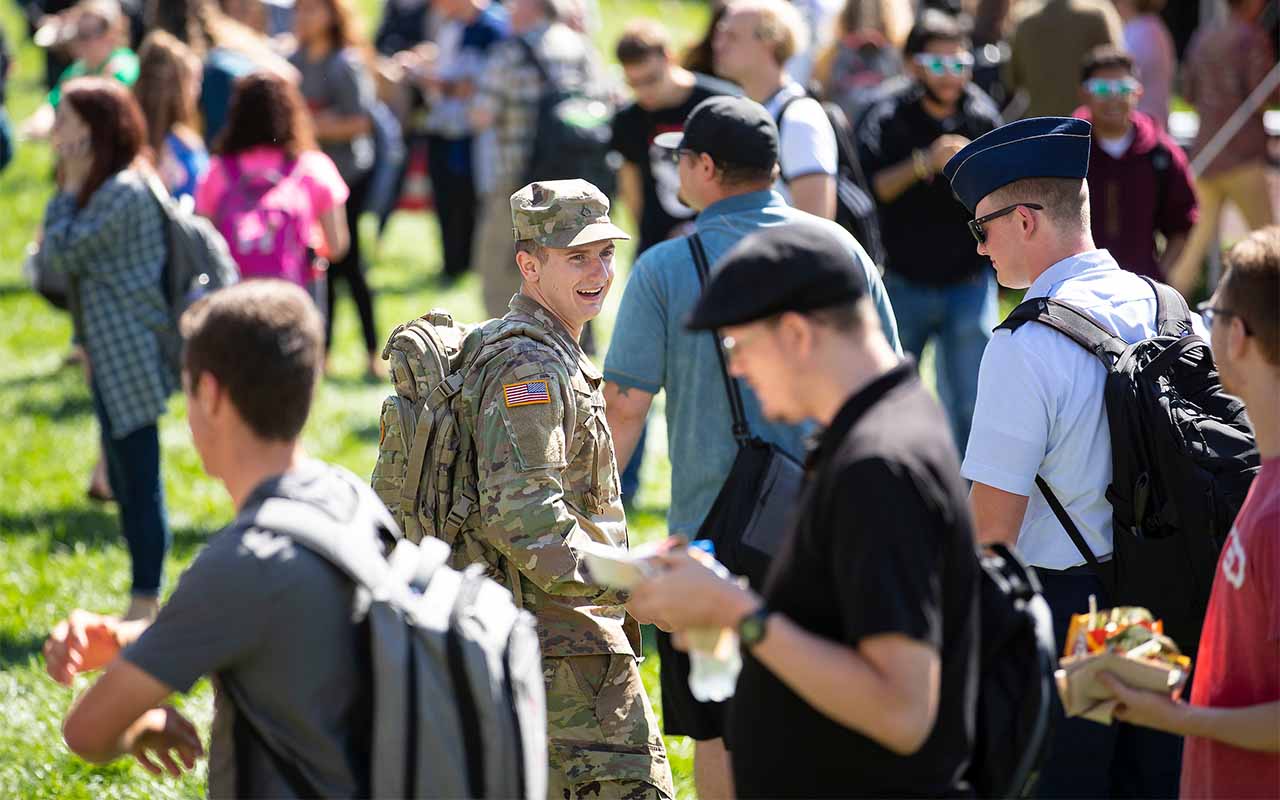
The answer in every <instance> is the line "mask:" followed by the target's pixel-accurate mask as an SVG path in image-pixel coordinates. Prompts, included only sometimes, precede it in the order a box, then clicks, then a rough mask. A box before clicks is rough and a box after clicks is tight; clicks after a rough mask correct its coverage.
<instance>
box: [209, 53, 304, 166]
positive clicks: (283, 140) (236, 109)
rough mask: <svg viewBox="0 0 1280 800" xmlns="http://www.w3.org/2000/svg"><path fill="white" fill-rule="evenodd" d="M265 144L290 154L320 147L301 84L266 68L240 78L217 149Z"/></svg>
mask: <svg viewBox="0 0 1280 800" xmlns="http://www.w3.org/2000/svg"><path fill="white" fill-rule="evenodd" d="M263 145H270V146H274V147H279V148H281V149H282V150H284V151H285V153H286V154H287V155H288V156H289V157H290V158H297V157H298V156H299V155H301V154H302V153H304V152H306V151H308V150H315V149H317V148H316V138H315V133H314V132H313V131H312V128H311V116H310V114H308V113H307V107H306V104H305V103H304V102H303V100H302V94H301V93H300V92H299V91H298V87H296V86H294V85H293V84H292V83H291V82H289V81H288V80H286V79H284V78H282V77H280V76H279V75H277V74H275V73H274V72H265V71H263V72H251V73H249V74H248V75H245V76H244V77H243V78H241V79H240V80H238V81H236V87H235V91H234V92H232V94H231V106H230V107H229V108H228V110H227V124H226V127H225V128H223V130H222V133H221V134H219V135H218V139H217V141H216V142H215V143H214V147H213V150H214V152H215V153H218V154H219V155H224V156H229V155H234V154H236V153H239V152H242V151H245V150H248V149H250V148H252V147H259V146H263Z"/></svg>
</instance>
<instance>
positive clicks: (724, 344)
mask: <svg viewBox="0 0 1280 800" xmlns="http://www.w3.org/2000/svg"><path fill="white" fill-rule="evenodd" d="M759 336H760V333H759V332H756V333H754V334H752V335H750V336H746V337H743V338H737V337H734V336H724V337H722V338H721V339H720V347H721V348H723V349H724V355H725V358H727V359H729V360H730V361H732V360H733V357H734V355H735V354H737V355H739V356H740V355H742V347H743V345H745V344H748V343H749V342H750V341H751V340H752V339H756V338H758V337H759Z"/></svg>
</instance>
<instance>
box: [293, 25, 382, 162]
mask: <svg viewBox="0 0 1280 800" xmlns="http://www.w3.org/2000/svg"><path fill="white" fill-rule="evenodd" d="M289 63H291V64H293V65H294V66H295V67H297V68H298V72H299V73H301V74H302V82H301V84H300V86H299V88H300V89H301V91H302V96H303V98H305V99H306V101H307V108H309V109H311V112H312V113H313V114H314V113H316V112H318V111H330V112H333V113H335V114H338V115H340V116H344V117H350V116H355V115H357V114H366V115H367V114H372V113H373V109H374V105H375V104H376V103H377V102H378V95H377V89H376V87H375V86H374V82H373V76H372V75H370V74H369V69H368V67H366V66H365V63H364V60H363V59H361V57H360V53H359V52H358V51H357V50H354V49H352V48H347V49H346V50H335V51H333V52H331V53H329V55H327V56H325V57H324V58H322V59H320V60H318V61H310V60H308V59H307V53H306V51H305V50H303V49H302V48H299V49H298V51H297V52H295V53H294V54H293V55H292V56H291V57H290V58H289ZM320 149H321V150H323V151H324V154H325V155H327V156H328V157H329V158H331V159H333V163H334V165H335V166H337V168H338V173H339V174H340V175H342V179H343V180H344V181H346V182H347V184H348V185H351V184H353V183H355V182H356V181H358V180H360V179H361V178H363V177H364V176H365V175H366V174H367V173H368V172H369V170H370V169H371V168H372V167H373V136H371V135H369V134H365V135H364V136H357V137H356V138H354V139H352V140H351V141H349V142H320Z"/></svg>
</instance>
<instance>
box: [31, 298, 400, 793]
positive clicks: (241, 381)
mask: <svg viewBox="0 0 1280 800" xmlns="http://www.w3.org/2000/svg"><path fill="white" fill-rule="evenodd" d="M182 323H183V325H182V327H183V334H184V336H185V337H186V340H187V344H186V353H185V357H184V361H185V364H184V370H183V387H184V389H185V391H186V395H187V416H188V422H189V424H190V428H191V435H192V439H193V440H194V441H195V446H196V450H197V451H198V452H199V454H200V459H201V461H202V462H203V464H204V468H205V471H206V472H207V473H209V474H210V475H211V476H213V477H215V478H217V479H218V480H220V481H221V482H222V484H223V485H224V486H225V487H226V489H227V492H228V494H230V496H231V499H232V501H233V502H234V504H235V507H236V509H237V510H241V509H245V508H250V507H254V506H256V505H257V504H258V503H259V502H261V501H262V500H263V499H264V498H266V497H288V498H290V499H294V500H300V501H303V502H307V503H311V504H313V505H315V506H318V507H320V508H322V509H325V510H328V511H330V512H331V513H333V514H334V515H335V516H338V515H347V516H350V515H352V513H353V512H354V513H355V514H357V515H358V516H357V519H356V522H357V524H355V525H353V526H352V528H351V534H352V535H353V536H359V537H368V538H369V540H370V541H369V546H370V547H378V546H379V545H380V542H379V533H380V528H379V515H385V509H383V508H382V507H381V505H380V504H377V500H376V498H375V497H373V496H372V494H371V490H370V489H368V488H367V487H366V486H365V485H364V484H363V482H362V481H360V480H359V479H358V478H356V477H355V476H354V475H351V474H350V473H348V472H346V471H345V470H341V469H338V468H335V467H331V466H329V465H327V464H324V463H322V462H320V461H316V460H313V459H311V458H308V457H307V455H306V454H305V453H304V452H303V449H302V446H301V444H300V442H299V441H298V437H299V435H300V433H301V430H302V427H303V424H304V423H305V422H306V419H307V414H308V412H309V410H310V407H311V400H312V395H313V392H314V388H315V384H316V379H317V377H318V376H319V373H320V369H321V365H322V363H323V359H324V329H323V322H322V321H321V319H320V316H319V313H318V312H317V311H316V309H315V306H314V304H313V303H312V302H311V300H310V298H308V297H307V295H306V293H305V292H303V291H302V289H300V288H298V287H296V286H293V285H292V284H286V283H283V282H280V281H250V282H248V283H242V284H239V285H237V286H233V287H230V288H228V289H223V290H221V291H219V292H217V293H215V294H213V295H211V296H210V297H209V298H208V299H207V300H205V301H203V302H201V303H200V304H199V305H197V306H195V307H193V308H192V309H191V310H190V311H189V312H188V313H187V314H186V315H185V316H184V317H183V320H182ZM264 376H265V377H266V378H267V379H266V380H263V378H264ZM371 501H372V503H373V505H368V504H369V503H370V502H371ZM353 506H358V507H359V511H354V509H353V508H352V507H353ZM340 518H341V517H340ZM366 523H367V524H366ZM387 523H388V525H390V524H391V523H390V522H389V517H388V518H387ZM353 591H354V585H353V584H352V583H351V582H350V581H349V580H348V579H347V578H346V577H345V576H344V575H342V573H340V572H339V571H338V570H337V569H335V568H334V567H332V566H330V565H329V563H328V562H327V561H325V560H324V559H323V558H322V557H321V556H318V555H315V554H313V553H311V552H310V551H308V550H306V549H304V548H302V547H300V546H298V545H296V544H294V543H293V541H292V540H291V539H290V538H289V537H287V536H284V535H281V534H278V533H275V532H273V531H271V530H267V529H263V528H261V527H258V526H255V525H253V524H252V520H248V521H244V520H237V521H235V522H233V523H232V524H231V525H229V526H227V527H226V528H224V529H223V530H222V531H221V532H220V533H218V534H217V535H215V536H214V537H213V538H212V539H210V541H209V544H208V545H207V546H206V547H205V549H204V550H203V551H202V552H201V553H200V554H199V555H198V556H197V557H196V560H195V561H194V562H193V563H192V564H191V566H190V567H189V568H188V569H187V571H186V572H185V573H184V574H183V576H182V578H181V580H180V581H179V582H178V585H177V588H176V589H175V590H174V592H173V595H172V597H170V598H169V601H168V603H166V604H165V606H164V607H163V608H162V609H161V610H160V614H159V616H158V617H157V618H156V620H155V621H154V622H151V623H148V622H146V621H142V620H140V621H137V622H124V621H121V620H119V619H117V618H115V617H106V616H100V615H97V614H93V613H90V612H87V611H80V610H77V611H73V612H72V613H71V615H70V616H69V617H68V618H67V619H66V620H64V621H63V622H60V623H59V624H58V625H57V626H56V627H55V628H54V631H53V633H52V634H51V635H50V637H49V639H48V641H47V642H46V644H45V647H44V654H45V660H46V666H47V669H48V672H49V675H50V676H51V677H52V678H53V679H54V680H56V681H58V682H60V683H63V684H68V685H69V684H70V683H71V682H72V680H73V679H74V678H75V676H76V675H78V674H80V673H83V672H88V671H91V670H96V669H100V668H104V667H105V669H104V671H103V673H102V675H101V677H100V678H99V679H98V680H97V681H96V682H95V683H94V685H93V686H92V687H90V688H89V690H88V691H86V692H85V693H83V694H82V695H81V696H80V697H78V698H77V699H76V702H75V704H74V705H73V706H72V708H71V711H70V712H69V714H68V715H67V719H66V722H65V723H64V726H63V737H64V738H65V739H66V743H67V746H68V747H69V748H70V749H71V750H72V751H73V752H75V753H76V754H78V755H79V756H81V757H82V758H85V759H86V760H89V761H93V762H95V763H105V762H108V761H111V760H114V759H116V758H118V757H119V756H122V755H125V754H130V755H132V756H134V758H136V759H137V760H138V761H139V762H140V763H141V764H142V766H143V767H144V768H146V769H147V770H148V771H150V772H152V773H155V774H161V773H164V772H168V773H170V774H172V775H174V776H177V775H179V774H180V773H181V771H182V769H183V768H186V769H190V768H192V767H193V766H194V764H195V759H196V758H197V757H199V756H200V755H202V754H203V752H204V748H203V746H202V744H201V741H200V736H199V734H198V733H197V731H196V729H195V727H194V726H193V725H192V724H191V723H190V722H189V721H187V720H186V719H184V718H183V717H182V715H181V714H179V713H178V712H177V711H176V710H175V709H174V708H173V707H171V706H168V705H165V702H166V699H167V698H168V697H169V696H170V695H171V694H173V693H174V692H187V691H189V690H190V689H191V687H192V686H193V685H194V684H195V682H196V681H197V680H198V679H199V678H200V677H201V676H204V675H211V676H213V679H214V685H215V687H216V690H217V691H216V696H215V704H214V718H213V726H212V732H211V735H210V738H211V742H210V746H209V756H210V759H209V796H210V797H213V798H218V797H244V796H253V797H300V796H313V795H320V796H324V797H365V796H368V794H369V791H370V788H369V774H368V764H369V747H370V745H369V735H370V730H371V728H370V717H369V709H370V706H371V697H370V694H371V693H370V679H369V674H368V672H369V667H368V665H367V652H366V651H367V646H365V645H366V644H367V634H366V635H364V636H362V635H361V628H360V627H359V626H358V625H357V624H356V623H353V622H352V595H353ZM266 742H270V747H271V749H270V750H268V749H267V747H268V746H267V744H266Z"/></svg>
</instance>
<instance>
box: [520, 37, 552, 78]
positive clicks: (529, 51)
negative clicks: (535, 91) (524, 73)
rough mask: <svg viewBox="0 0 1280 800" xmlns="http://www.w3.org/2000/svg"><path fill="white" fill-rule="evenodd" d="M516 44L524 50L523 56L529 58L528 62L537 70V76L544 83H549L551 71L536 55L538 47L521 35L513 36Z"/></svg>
mask: <svg viewBox="0 0 1280 800" xmlns="http://www.w3.org/2000/svg"><path fill="white" fill-rule="evenodd" d="M514 38H515V40H516V44H518V45H519V46H520V49H521V50H524V54H525V57H527V58H528V59H529V63H531V64H533V68H534V69H536V70H537V71H538V77H539V78H541V79H542V83H543V84H544V85H547V84H550V83H551V73H550V72H549V71H548V70H547V65H546V64H543V63H542V59H541V58H539V57H538V49H537V48H536V47H534V46H533V45H532V44H530V43H529V42H528V41H526V40H525V38H524V37H523V36H516V37H514Z"/></svg>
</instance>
